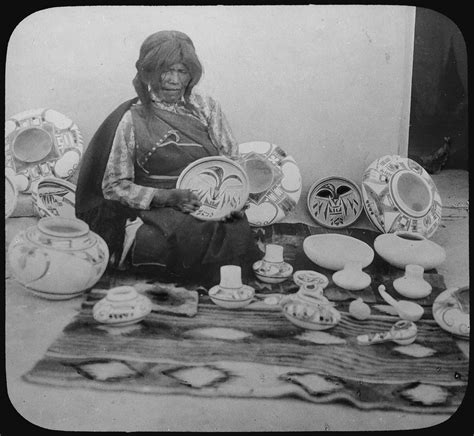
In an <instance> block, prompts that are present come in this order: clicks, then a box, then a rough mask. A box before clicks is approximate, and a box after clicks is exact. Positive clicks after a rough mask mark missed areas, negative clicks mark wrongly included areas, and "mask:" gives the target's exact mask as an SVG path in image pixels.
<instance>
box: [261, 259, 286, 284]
mask: <svg viewBox="0 0 474 436" xmlns="http://www.w3.org/2000/svg"><path fill="white" fill-rule="evenodd" d="M252 268H253V272H254V273H255V275H256V276H257V278H258V279H259V280H261V281H262V282H265V283H281V282H283V281H285V280H286V279H287V278H288V277H290V276H291V274H292V273H293V267H292V266H291V265H290V264H289V263H286V262H278V263H273V262H267V261H265V260H257V262H255V263H254V264H253V266H252Z"/></svg>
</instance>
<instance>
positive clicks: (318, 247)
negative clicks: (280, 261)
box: [303, 233, 374, 271]
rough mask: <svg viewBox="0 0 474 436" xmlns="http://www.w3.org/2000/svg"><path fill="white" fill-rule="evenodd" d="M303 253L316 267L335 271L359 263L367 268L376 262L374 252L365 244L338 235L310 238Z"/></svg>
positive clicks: (304, 244)
mask: <svg viewBox="0 0 474 436" xmlns="http://www.w3.org/2000/svg"><path fill="white" fill-rule="evenodd" d="M303 251H304V252H305V254H306V256H308V258H309V259H311V261H312V262H314V263H315V264H316V265H319V266H321V267H323V268H326V269H330V270H335V271H339V270H342V269H343V268H344V266H345V265H346V264H347V263H348V262H359V263H360V264H361V268H365V267H366V266H368V265H370V263H372V261H373V260H374V250H372V248H370V247H369V245H367V244H366V243H365V242H363V241H361V240H359V239H356V238H353V237H351V236H346V235H339V234H337V233H327V234H321V235H312V236H308V237H307V238H306V239H305V240H304V241H303Z"/></svg>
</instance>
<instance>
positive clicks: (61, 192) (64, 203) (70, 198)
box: [31, 177, 76, 218]
mask: <svg viewBox="0 0 474 436" xmlns="http://www.w3.org/2000/svg"><path fill="white" fill-rule="evenodd" d="M31 200H32V201H33V207H34V209H35V211H36V213H37V214H38V215H39V216H40V217H48V216H62V217H65V218H75V217H76V210H75V202H76V186H75V185H74V184H72V183H71V182H67V181H66V180H62V179H59V178H57V177H45V178H43V179H41V180H40V181H39V182H37V183H34V184H33V186H32V190H31Z"/></svg>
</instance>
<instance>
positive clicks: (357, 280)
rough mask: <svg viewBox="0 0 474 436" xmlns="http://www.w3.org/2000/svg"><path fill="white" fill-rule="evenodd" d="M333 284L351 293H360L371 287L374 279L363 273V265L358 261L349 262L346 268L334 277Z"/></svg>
mask: <svg viewBox="0 0 474 436" xmlns="http://www.w3.org/2000/svg"><path fill="white" fill-rule="evenodd" d="M332 280H333V282H334V283H335V284H336V285H337V286H339V287H340V288H343V289H347V290H349V291H360V290H362V289H365V288H367V287H368V286H369V285H370V282H371V281H372V279H371V278H370V276H369V275H368V274H367V273H365V272H364V271H362V263H361V262H357V261H349V262H347V263H346V264H345V265H344V268H343V269H342V270H340V271H337V272H335V273H334V274H333V275H332Z"/></svg>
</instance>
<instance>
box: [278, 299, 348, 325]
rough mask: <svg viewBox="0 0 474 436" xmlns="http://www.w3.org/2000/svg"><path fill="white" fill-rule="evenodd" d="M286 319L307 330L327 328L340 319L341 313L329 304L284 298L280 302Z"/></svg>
mask: <svg viewBox="0 0 474 436" xmlns="http://www.w3.org/2000/svg"><path fill="white" fill-rule="evenodd" d="M282 311H283V314H284V315H285V317H286V319H288V321H290V322H291V323H293V324H294V325H296V326H298V327H302V328H304V329H308V330H327V329H330V328H332V327H334V326H335V325H336V324H338V323H339V321H340V320H341V314H340V313H339V311H338V310H337V309H335V308H334V306H333V305H331V304H324V303H322V304H305V303H304V302H303V301H299V300H298V299H296V298H294V299H292V298H290V299H286V300H285V301H284V303H283V304H282Z"/></svg>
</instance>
